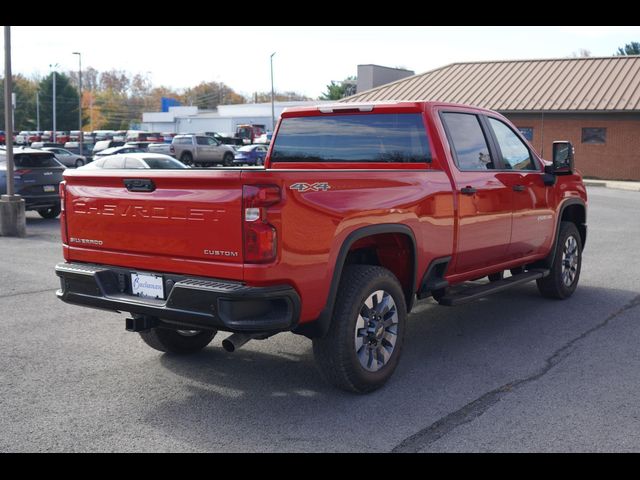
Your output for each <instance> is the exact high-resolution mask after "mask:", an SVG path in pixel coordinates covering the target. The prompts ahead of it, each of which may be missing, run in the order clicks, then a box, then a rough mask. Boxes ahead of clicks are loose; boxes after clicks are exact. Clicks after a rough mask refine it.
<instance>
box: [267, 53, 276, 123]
mask: <svg viewBox="0 0 640 480" xmlns="http://www.w3.org/2000/svg"><path fill="white" fill-rule="evenodd" d="M275 54H276V52H273V53H272V54H271V57H269V60H270V61H271V131H272V132H273V131H274V130H275V129H276V109H275V105H274V95H273V56H274V55H275Z"/></svg>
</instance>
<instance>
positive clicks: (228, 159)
mask: <svg viewBox="0 0 640 480" xmlns="http://www.w3.org/2000/svg"><path fill="white" fill-rule="evenodd" d="M233 158H234V157H233V153H231V152H227V153H225V154H224V156H223V157H222V164H223V165H224V166H225V167H230V166H231V165H233Z"/></svg>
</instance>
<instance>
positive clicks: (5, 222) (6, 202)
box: [0, 25, 27, 237]
mask: <svg viewBox="0 0 640 480" xmlns="http://www.w3.org/2000/svg"><path fill="white" fill-rule="evenodd" d="M12 80H13V79H12V77H11V27H10V26H7V25H5V27H4V122H5V130H6V132H7V138H6V147H5V155H6V159H7V170H6V175H7V195H2V196H0V236H5V237H24V236H25V235H26V234H27V225H26V218H25V214H24V199H23V198H22V197H20V195H14V191H13V105H12V103H11V90H12V87H13V81H12Z"/></svg>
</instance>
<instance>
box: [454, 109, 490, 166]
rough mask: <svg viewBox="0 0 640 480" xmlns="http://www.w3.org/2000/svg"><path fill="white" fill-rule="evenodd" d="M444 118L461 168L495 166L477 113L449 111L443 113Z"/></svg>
mask: <svg viewBox="0 0 640 480" xmlns="http://www.w3.org/2000/svg"><path fill="white" fill-rule="evenodd" d="M442 118H443V121H444V123H445V125H446V127H447V135H448V137H449V142H450V143H451V147H452V149H453V153H454V157H455V161H456V164H457V166H458V168H459V169H460V170H492V169H494V168H495V165H494V163H493V159H492V158H491V154H490V152H489V146H488V145H487V139H486V138H485V136H484V133H483V132H482V127H481V126H480V120H479V119H478V117H477V115H473V114H469V113H452V112H447V113H443V114H442Z"/></svg>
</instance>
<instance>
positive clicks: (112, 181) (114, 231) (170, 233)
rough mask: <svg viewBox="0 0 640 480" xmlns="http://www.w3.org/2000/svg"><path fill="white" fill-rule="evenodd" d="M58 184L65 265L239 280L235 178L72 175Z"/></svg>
mask: <svg viewBox="0 0 640 480" xmlns="http://www.w3.org/2000/svg"><path fill="white" fill-rule="evenodd" d="M65 180H66V193H65V195H66V197H65V203H66V212H65V217H66V237H67V241H68V249H67V251H66V257H67V259H68V260H79V261H85V262H92V261H94V262H95V263H101V264H112V265H119V266H124V267H136V268H146V269H153V270H157V271H167V272H171V271H173V272H181V273H194V274H199V275H206V276H212V277H215V276H219V277H224V278H232V279H241V278H242V217H241V210H242V184H241V181H240V171H232V170H226V171H224V170H187V171H176V170H128V171H125V170H113V171H108V170H84V169H79V170H74V171H67V173H66V174H65ZM105 253H111V255H110V256H106V255H105ZM225 266H226V267H227V268H223V267H225ZM151 267H153V268H151ZM228 267H235V268H231V269H230V268H228Z"/></svg>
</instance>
